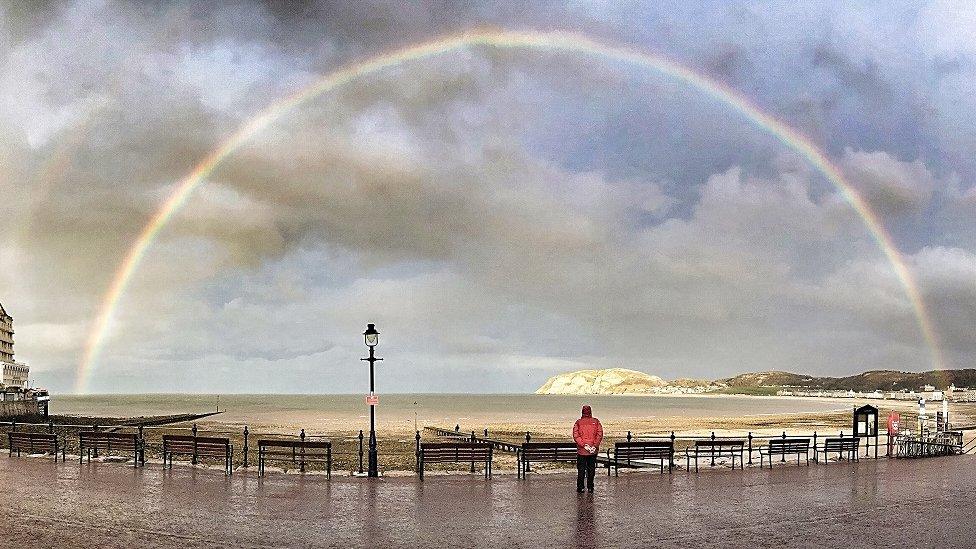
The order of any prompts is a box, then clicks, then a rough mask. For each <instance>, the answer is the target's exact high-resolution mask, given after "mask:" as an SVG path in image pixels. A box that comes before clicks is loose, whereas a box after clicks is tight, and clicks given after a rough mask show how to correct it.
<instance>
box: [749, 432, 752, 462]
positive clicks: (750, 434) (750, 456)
mask: <svg viewBox="0 0 976 549" xmlns="http://www.w3.org/2000/svg"><path fill="white" fill-rule="evenodd" d="M749 465H752V431H749Z"/></svg>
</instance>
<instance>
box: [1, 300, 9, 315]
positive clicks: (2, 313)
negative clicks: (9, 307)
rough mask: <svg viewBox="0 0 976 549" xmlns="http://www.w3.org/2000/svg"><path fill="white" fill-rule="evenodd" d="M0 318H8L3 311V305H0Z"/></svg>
mask: <svg viewBox="0 0 976 549" xmlns="http://www.w3.org/2000/svg"><path fill="white" fill-rule="evenodd" d="M0 316H10V315H8V314H7V311H5V310H4V309H3V303H0Z"/></svg>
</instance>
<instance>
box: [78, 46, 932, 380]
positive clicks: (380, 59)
mask: <svg viewBox="0 0 976 549" xmlns="http://www.w3.org/2000/svg"><path fill="white" fill-rule="evenodd" d="M471 47H488V48H498V49H510V50H514V49H527V50H539V51H549V52H566V53H574V54H582V55H587V56H592V57H597V58H605V59H610V60H615V61H617V62H623V63H626V64H631V65H634V66H637V67H642V68H645V69H648V70H651V71H655V72H657V73H660V74H663V75H666V76H668V77H671V78H674V79H675V80H677V81H679V82H683V83H685V84H687V85H690V86H692V87H693V88H695V89H697V90H698V91H700V92H701V93H703V94H705V95H706V96H709V97H711V98H714V99H715V100H717V101H720V102H722V103H724V104H726V105H728V106H729V107H731V108H732V109H733V110H735V111H737V112H738V113H740V114H741V115H742V116H743V117H744V118H746V119H747V120H749V121H750V122H751V123H753V124H754V125H755V126H757V127H759V128H761V129H762V130H764V131H766V132H767V133H769V134H770V135H772V136H775V137H776V138H777V139H778V140H779V141H781V142H782V143H783V144H784V145H785V146H787V147H789V148H790V149H793V150H795V151H797V152H798V153H799V154H800V155H802V156H803V157H804V158H805V159H806V160H807V161H808V162H809V163H810V164H811V165H813V166H814V167H815V168H816V169H817V170H819V171H820V172H821V173H822V174H823V175H824V176H825V177H826V178H827V179H828V180H829V181H830V182H831V183H832V184H833V185H834V186H835V187H836V188H837V189H838V190H839V191H840V193H841V194H842V195H843V197H844V199H845V200H847V202H848V203H849V204H850V205H851V206H852V207H853V208H854V209H855V210H856V211H857V213H858V214H859V215H860V216H861V218H862V219H863V221H864V224H865V225H866V226H867V229H868V231H869V232H870V234H871V236H872V237H873V238H874V240H875V241H876V242H877V244H878V246H879V247H880V248H881V251H882V252H883V253H884V255H885V257H886V258H887V260H888V262H889V263H890V264H891V266H892V269H893V270H894V273H895V275H896V276H897V277H898V280H899V281H900V283H901V285H902V286H903V287H904V289H905V292H906V295H907V296H908V299H909V301H910V302H911V306H912V308H913V309H914V313H915V316H916V319H917V322H918V326H919V329H920V331H921V334H922V336H923V338H924V339H925V342H926V343H927V345H928V347H929V349H930V351H931V356H932V361H933V363H934V364H935V365H936V367H937V368H941V367H942V364H943V360H942V356H941V351H940V346H939V340H938V338H937V337H936V333H935V329H934V327H933V325H932V322H931V320H930V317H929V314H928V311H927V310H926V306H925V302H924V301H923V300H922V296H921V293H920V292H919V290H918V285H917V284H916V282H915V280H914V278H913V276H912V273H911V271H910V270H909V268H908V266H907V265H906V263H905V260H904V258H903V257H902V255H901V253H900V252H899V251H898V248H897V247H895V245H894V244H893V242H892V239H891V237H890V236H889V235H888V233H887V232H886V231H885V229H884V226H883V225H882V224H881V221H880V220H879V219H878V216H877V215H876V214H875V213H874V212H873V211H871V209H870V208H869V207H868V204H867V202H866V201H865V200H864V198H862V197H861V196H860V195H859V194H858V192H857V191H856V190H855V189H854V187H852V186H851V184H850V183H848V181H847V180H846V179H845V177H844V174H843V173H842V172H841V170H840V169H838V168H837V167H836V166H834V165H833V164H832V163H831V162H830V160H829V159H828V158H827V156H826V155H825V154H824V153H823V152H821V151H820V150H819V149H818V148H817V147H816V145H814V144H813V142H811V141H810V140H809V139H807V138H806V137H805V136H803V135H801V134H800V133H798V132H797V131H795V130H793V129H792V128H791V127H789V126H787V125H786V124H784V123H783V122H780V121H779V120H778V119H776V118H775V117H774V116H772V115H769V114H766V113H765V112H763V111H762V110H761V109H760V108H759V107H758V106H757V105H756V104H754V103H753V102H752V101H750V100H749V99H748V98H746V97H745V96H743V95H742V94H740V93H738V92H737V91H735V90H733V89H731V88H729V87H728V86H726V85H724V84H723V83H721V82H718V81H715V80H712V79H710V78H708V77H706V76H704V75H701V74H698V73H696V72H694V71H693V70H691V69H689V68H687V67H684V66H682V65H680V64H678V63H675V62H674V61H671V60H668V59H665V58H663V57H660V56H657V55H652V54H650V53H646V52H642V51H639V50H636V49H633V48H630V47H623V46H615V45H610V44H604V43H601V42H598V41H595V40H593V39H591V38H589V37H586V36H583V35H579V34H572V33H565V32H513V31H501V30H473V31H469V32H465V33H462V34H458V35H452V36H448V37H444V38H440V39H436V40H433V41H430V42H425V43H422V44H417V45H412V46H408V47H405V48H403V49H399V50H396V51H392V52H389V53H385V54H382V55H378V56H375V57H371V58H369V59H366V60H364V61H361V62H358V63H353V64H351V65H349V66H346V67H344V68H340V69H338V70H336V71H334V72H331V73H329V74H327V75H326V76H324V77H323V78H321V79H320V80H318V81H316V82H313V83H312V84H311V85H309V86H307V87H305V88H302V89H300V90H298V91H297V92H295V93H293V94H291V95H289V96H286V97H284V98H282V99H280V100H278V101H277V102H275V103H272V104H271V105H269V106H268V107H266V108H265V109H264V110H262V111H260V112H259V113H258V114H257V115H255V116H254V117H253V118H251V119H250V120H249V121H247V122H246V123H244V124H243V125H242V126H241V127H240V128H238V129H237V131H236V132H234V133H233V134H232V135H231V136H230V137H229V138H227V139H226V140H225V141H224V142H223V143H222V144H221V145H220V146H219V147H217V148H216V149H214V150H213V151H211V152H210V153H209V154H208V155H207V156H206V157H205V158H204V159H203V160H202V161H200V163H199V164H197V165H196V167H195V168H194V169H193V171H192V172H190V174H189V175H187V176H186V177H185V178H184V179H183V180H181V181H180V182H179V183H178V184H177V185H176V188H175V189H174V190H173V191H172V193H171V194H170V195H169V197H168V198H167V199H166V201H165V202H164V203H163V204H162V205H161V206H160V208H159V209H158V210H157V211H156V212H155V213H154V214H153V216H152V218H151V219H150V220H149V222H148V223H147V224H146V226H145V228H143V230H142V232H141V233H139V236H138V238H136V240H135V243H134V244H133V245H132V247H131V248H130V249H129V251H128V253H127V254H126V256H125V259H124V261H122V263H121V265H120V266H119V268H118V270H117V271H116V273H115V276H114V278H113V279H112V282H111V284H110V286H109V288H108V292H107V293H106V294H105V297H104V299H103V301H102V303H101V306H100V309H99V313H98V317H97V318H96V320H95V322H94V324H93V325H92V328H91V331H90V332H89V335H88V338H87V341H86V344H85V348H84V354H83V356H82V359H81V361H80V362H79V364H78V371H77V376H76V385H75V390H76V391H77V392H80V393H83V392H85V390H86V387H87V381H88V378H89V376H90V375H91V372H92V369H93V366H94V364H95V360H96V358H97V357H98V353H99V350H100V349H101V347H102V344H103V343H104V341H105V337H106V333H107V332H108V329H109V326H110V323H111V319H112V316H113V313H114V311H115V308H116V307H117V306H118V304H119V300H120V299H121V298H122V295H123V294H124V293H125V289H126V287H127V286H128V284H129V282H130V281H131V279H132V276H133V275H134V274H135V272H136V270H137V269H138V268H139V265H140V264H141V263H142V260H143V258H144V257H145V254H146V251H147V250H148V249H149V247H150V246H151V245H152V243H153V241H154V240H155V239H156V237H157V236H158V235H159V233H160V231H161V230H162V229H163V228H164V227H165V226H166V225H167V223H168V222H169V221H170V220H171V219H172V218H173V215H174V214H176V213H177V212H178V211H179V210H180V209H181V208H182V207H183V205H184V204H185V203H186V201H187V199H188V198H189V197H190V195H191V194H192V193H193V191H194V190H195V189H196V188H197V187H199V186H200V184H201V183H202V182H203V181H204V180H205V179H206V178H207V176H209V175H210V174H211V173H213V171H214V170H215V169H216V168H217V167H218V166H219V165H220V164H221V163H222V162H223V161H224V160H226V159H227V157H229V156H230V155H232V154H233V153H234V152H235V151H237V150H238V149H239V148H240V147H241V146H242V145H243V144H244V143H246V142H247V141H248V140H249V139H251V138H252V137H254V136H255V135H256V134H258V133H259V132H261V131H262V130H263V129H265V128H267V127H268V126H270V125H271V124H272V123H274V122H275V121H276V120H277V119H278V118H279V117H281V116H282V115H283V114H285V113H287V112H289V111H291V110H292V109H295V108H296V107H298V106H299V105H301V104H303V103H305V102H306V101H308V100H310V99H313V98H315V97H318V96H320V95H322V94H324V93H327V92H330V91H332V90H335V89H336V88H339V87H341V86H343V85H344V84H347V83H349V82H351V81H353V80H356V79H358V78H362V77H364V76H368V75H371V74H375V73H378V72H380V71H383V70H384V69H388V68H391V67H396V66H398V65H402V64H404V63H408V62H411V61H417V60H422V59H426V58H430V57H435V56H438V55H443V54H447V53H450V52H455V51H458V50H461V49H464V48H471Z"/></svg>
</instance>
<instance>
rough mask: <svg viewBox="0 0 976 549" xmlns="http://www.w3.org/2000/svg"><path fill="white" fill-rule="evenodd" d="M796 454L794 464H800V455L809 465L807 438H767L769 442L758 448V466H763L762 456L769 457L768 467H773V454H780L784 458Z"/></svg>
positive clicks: (808, 441)
mask: <svg viewBox="0 0 976 549" xmlns="http://www.w3.org/2000/svg"><path fill="white" fill-rule="evenodd" d="M792 455H796V464H797V465H799V464H800V457H801V456H804V457H806V458H807V465H810V439H808V438H773V439H769V444H768V445H766V446H763V447H761V448H759V466H760V467H762V466H763V458H767V457H768V458H769V468H770V469H772V468H773V456H781V457H782V458H783V460H784V461H785V460H786V456H792Z"/></svg>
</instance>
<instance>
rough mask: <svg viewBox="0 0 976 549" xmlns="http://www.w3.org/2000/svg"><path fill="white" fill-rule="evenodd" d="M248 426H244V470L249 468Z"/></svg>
mask: <svg viewBox="0 0 976 549" xmlns="http://www.w3.org/2000/svg"><path fill="white" fill-rule="evenodd" d="M247 435H248V430H247V425H245V426H244V468H245V469H246V468H247Z"/></svg>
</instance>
